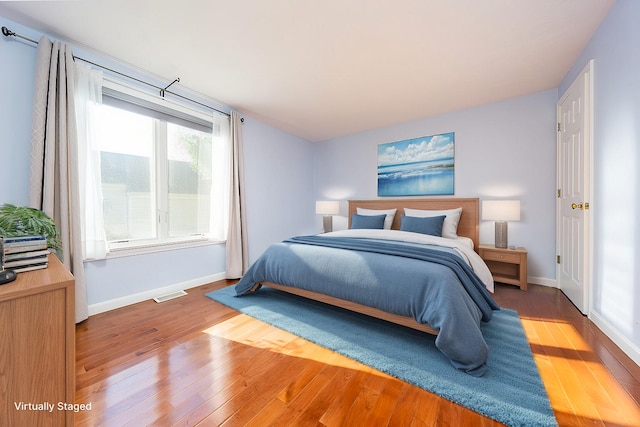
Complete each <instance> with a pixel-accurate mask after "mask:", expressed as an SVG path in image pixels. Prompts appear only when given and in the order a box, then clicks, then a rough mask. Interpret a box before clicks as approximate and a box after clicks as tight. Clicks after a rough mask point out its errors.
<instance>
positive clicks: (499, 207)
mask: <svg viewBox="0 0 640 427" xmlns="http://www.w3.org/2000/svg"><path fill="white" fill-rule="evenodd" d="M482 219H483V220H489V221H490V220H493V221H520V200H483V201H482Z"/></svg>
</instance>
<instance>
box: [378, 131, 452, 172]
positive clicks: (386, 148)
mask: <svg viewBox="0 0 640 427" xmlns="http://www.w3.org/2000/svg"><path fill="white" fill-rule="evenodd" d="M453 157H454V143H453V133H445V134H441V135H433V136H427V137H422V138H414V139H408V140H405V141H398V142H392V143H389V144H380V145H379V146H378V166H386V165H397V164H404V163H414V162H425V161H432V160H438V159H446V158H453Z"/></svg>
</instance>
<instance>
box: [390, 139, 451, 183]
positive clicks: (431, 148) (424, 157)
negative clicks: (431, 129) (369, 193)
mask: <svg viewBox="0 0 640 427" xmlns="http://www.w3.org/2000/svg"><path fill="white" fill-rule="evenodd" d="M454 159H455V151H454V133H453V132H450V133H443V134H440V135H431V136H424V137H421V138H413V139H407V140H404V141H398V142H391V143H388V144H380V145H378V196H426V195H445V194H448V195H451V194H454V193H453V177H454Z"/></svg>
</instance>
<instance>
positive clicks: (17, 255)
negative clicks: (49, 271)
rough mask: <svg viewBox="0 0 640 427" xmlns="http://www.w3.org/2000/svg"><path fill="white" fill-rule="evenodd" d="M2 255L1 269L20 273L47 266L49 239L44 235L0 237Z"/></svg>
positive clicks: (0, 260)
mask: <svg viewBox="0 0 640 427" xmlns="http://www.w3.org/2000/svg"><path fill="white" fill-rule="evenodd" d="M0 255H1V258H0V270H3V269H10V270H13V271H15V272H16V273H20V272H24V271H30V270H37V269H39V268H47V263H48V262H49V258H48V255H49V249H48V247H47V239H46V238H45V237H44V236H22V237H0Z"/></svg>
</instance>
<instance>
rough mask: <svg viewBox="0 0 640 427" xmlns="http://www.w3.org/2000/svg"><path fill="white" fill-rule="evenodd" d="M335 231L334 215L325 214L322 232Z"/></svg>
mask: <svg viewBox="0 0 640 427" xmlns="http://www.w3.org/2000/svg"><path fill="white" fill-rule="evenodd" d="M332 231H333V217H332V216H331V215H325V216H323V217H322V232H323V233H330V232H332Z"/></svg>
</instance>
